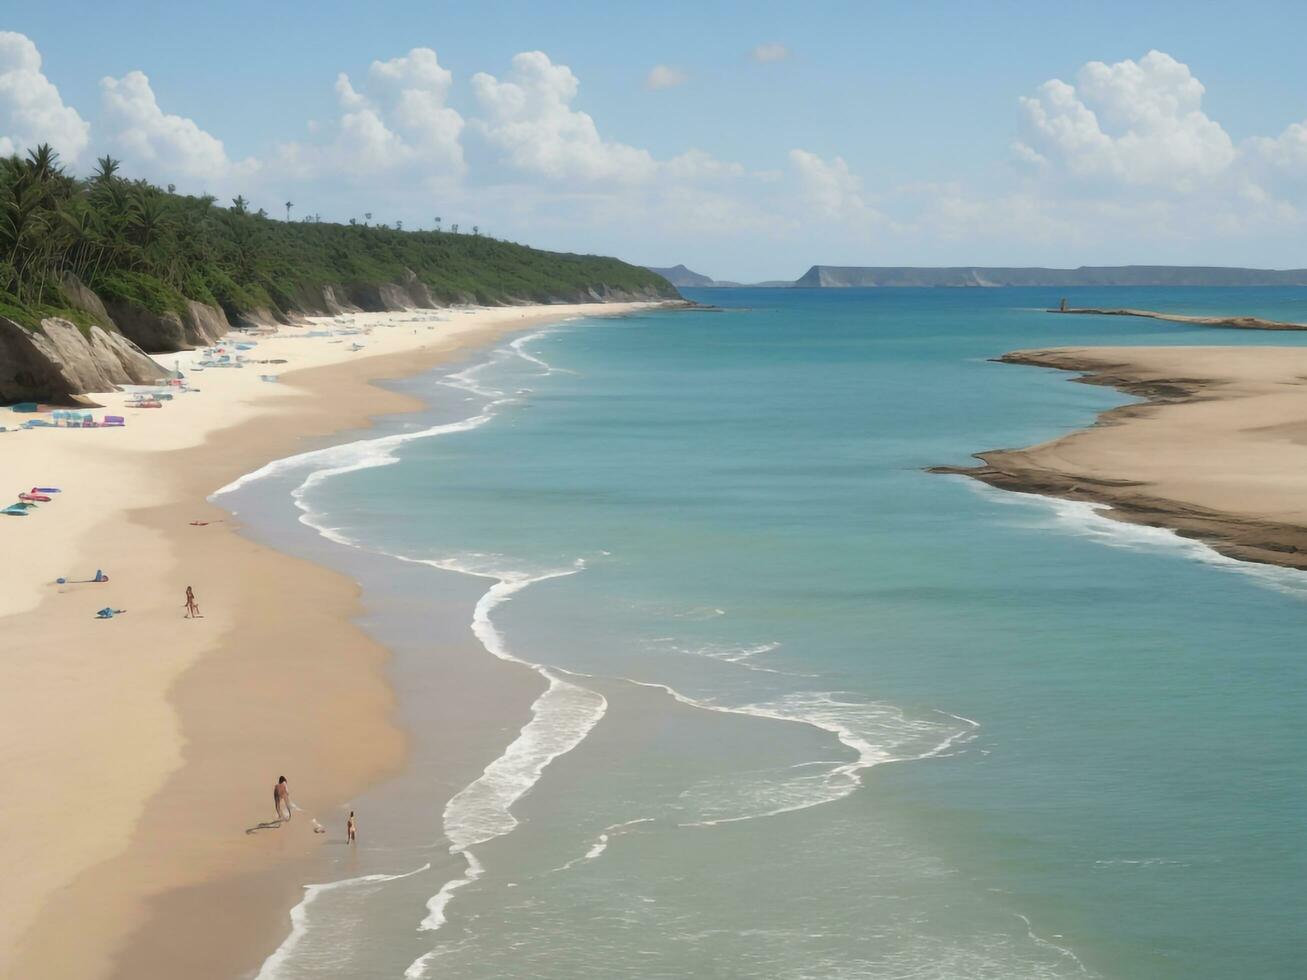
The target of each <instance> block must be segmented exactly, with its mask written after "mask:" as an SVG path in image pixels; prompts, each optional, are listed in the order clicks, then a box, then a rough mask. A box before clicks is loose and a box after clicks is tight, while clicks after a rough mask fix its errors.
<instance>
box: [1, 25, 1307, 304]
mask: <svg viewBox="0 0 1307 980" xmlns="http://www.w3.org/2000/svg"><path fill="white" fill-rule="evenodd" d="M8 6H9V8H10V9H8V10H6V12H5V13H4V15H3V16H0V30H2V31H6V32H10V33H8V34H6V35H4V40H3V43H0V147H3V146H4V145H5V144H6V141H8V144H9V145H10V146H12V147H13V148H17V149H21V148H23V147H24V146H25V145H27V144H28V143H29V142H31V141H32V140H35V139H50V140H51V141H52V142H54V143H55V144H56V146H57V147H58V148H60V149H61V150H62V152H63V153H64V156H65V157H66V158H67V159H69V160H70V161H71V162H72V165H73V167H74V169H75V170H78V171H83V172H85V171H86V170H89V168H90V167H91V166H92V165H93V161H94V158H95V156H97V155H98V154H100V153H104V152H109V153H112V154H113V155H114V156H117V157H121V158H122V159H123V160H124V162H125V169H126V171H127V172H128V173H131V174H140V175H143V176H147V177H149V178H151V179H153V180H156V181H158V182H161V183H166V182H170V181H171V182H175V183H176V184H177V185H178V187H179V188H180V189H182V190H187V191H197V192H198V191H201V190H207V191H211V192H213V193H215V194H219V195H221V196H223V197H224V198H226V197H230V196H231V195H233V194H235V193H243V194H245V196H247V197H249V198H252V199H253V200H254V201H255V202H256V203H258V204H262V205H264V206H266V207H267V208H268V209H269V211H271V212H272V213H274V214H281V213H283V209H282V208H281V206H280V205H281V202H283V201H285V200H287V199H288V198H289V199H292V200H294V201H295V202H296V205H297V208H296V211H297V213H298V214H305V213H310V212H317V213H320V214H321V215H322V216H323V217H324V218H328V219H336V220H344V219H346V218H348V217H351V216H358V217H361V216H362V215H363V214H364V212H369V211H370V212H372V213H373V215H374V219H373V220H376V221H388V222H393V221H396V220H401V221H404V222H405V224H406V225H407V226H409V227H413V226H430V224H431V223H432V221H433V219H434V216H435V215H440V216H441V217H442V218H443V219H444V223H445V225H446V226H448V225H449V224H451V223H453V222H459V223H460V224H461V225H463V226H464V227H470V226H471V225H473V224H478V225H479V226H480V227H481V228H482V230H483V232H488V233H491V234H494V235H497V236H500V237H506V238H513V239H516V240H521V241H526V242H529V243H532V244H538V245H541V246H545V247H551V248H564V249H574V250H579V251H600V252H608V253H613V254H617V255H620V256H622V257H623V258H627V259H629V260H632V261H638V262H647V263H650V264H673V263H676V262H685V263H686V264H687V265H690V266H691V267H693V268H696V269H699V270H701V271H704V272H707V273H709V274H711V275H715V276H718V277H721V278H737V279H746V280H751V279H761V278H792V277H794V276H797V275H799V274H801V273H802V272H803V271H804V270H805V269H806V268H807V266H808V265H810V264H812V263H814V262H824V263H832V264H929V265H942V264H972V263H975V264H995V265H997V264H1030V265H1033V264H1041V265H1077V264H1081V263H1086V264H1091V263H1117V262H1176V263H1180V262H1185V263H1188V262H1193V263H1197V262H1204V263H1214V264H1231V265H1234V264H1246V265H1267V266H1279V267H1288V266H1303V265H1307V248H1305V247H1304V246H1303V245H1302V244H1301V242H1303V241H1304V240H1305V239H1304V236H1303V234H1302V233H1303V230H1304V229H1303V227H1302V225H1303V222H1304V220H1307V125H1304V121H1305V120H1307V85H1305V84H1304V82H1305V81H1307V79H1305V76H1307V67H1304V63H1303V60H1302V58H1301V56H1300V43H1301V37H1302V36H1303V32H1304V28H1307V8H1304V7H1302V5H1291V4H1258V3H1245V4H1241V5H1239V6H1238V7H1225V8H1224V9H1220V8H1217V7H1216V6H1214V5H1204V4H1196V3H1189V4H1167V3H1151V4H1146V5H1145V4H1111V3H1096V4H1083V3H1080V4H1075V3H1049V2H1045V3H988V4H976V3H966V4H964V3H931V4H928V3H871V2H864V3H820V2H819V3H811V4H807V5H795V4H773V3H717V4H711V3H699V4H692V3H679V2H663V3H658V4H634V3H617V4H614V3H578V2H573V3H568V4H558V3H555V4H546V3H538V2H537V3H493V2H483V3H473V2H463V3H444V2H433V0H426V2H389V3H387V2H377V3H373V4H370V5H366V6H365V5H363V4H358V3H339V2H316V3H307V2H290V0H283V2H267V0H265V2H262V3H241V2H224V3H202V4H201V3H187V2H183V0H173V2H169V3H115V4H106V3H103V2H99V3H82V2H77V3H45V4H34V5H29V6H28V7H27V8H23V9H18V8H16V7H14V5H12V4H11V5H8ZM1150 52H1153V53H1152V54H1150ZM374 63H375V64H374ZM342 73H344V75H345V76H347V80H346V81H345V82H343V83H342V81H341V79H340V76H341V74H342ZM1295 127H1297V128H1295Z"/></svg>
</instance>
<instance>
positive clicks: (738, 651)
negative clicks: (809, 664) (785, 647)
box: [649, 636, 811, 676]
mask: <svg viewBox="0 0 1307 980" xmlns="http://www.w3.org/2000/svg"><path fill="white" fill-rule="evenodd" d="M649 643H650V644H651V645H652V646H654V647H656V648H658V649H662V650H670V651H672V652H673V653H683V654H686V655H687V656H692V657H708V658H710V659H712V660H720V661H723V662H724V663H728V664H735V665H736V666H739V667H744V668H745V669H747V670H756V671H759V672H760V673H764V674H790V673H791V672H790V671H785V670H778V669H777V668H775V667H764V666H762V665H761V664H756V663H753V658H754V657H757V656H761V655H762V654H766V653H771V652H772V651H774V650H779V649H780V646H781V645H780V644H779V643H755V644H733V643H687V642H684V641H678V640H677V639H676V638H675V637H671V636H659V637H655V638H653V639H651V640H649ZM801 676H811V675H801Z"/></svg>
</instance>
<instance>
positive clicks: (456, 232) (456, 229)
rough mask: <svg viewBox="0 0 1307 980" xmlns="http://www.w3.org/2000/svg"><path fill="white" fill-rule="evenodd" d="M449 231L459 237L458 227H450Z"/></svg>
mask: <svg viewBox="0 0 1307 980" xmlns="http://www.w3.org/2000/svg"><path fill="white" fill-rule="evenodd" d="M449 230H450V231H452V232H453V233H454V234H455V235H457V234H458V225H450V226H449Z"/></svg>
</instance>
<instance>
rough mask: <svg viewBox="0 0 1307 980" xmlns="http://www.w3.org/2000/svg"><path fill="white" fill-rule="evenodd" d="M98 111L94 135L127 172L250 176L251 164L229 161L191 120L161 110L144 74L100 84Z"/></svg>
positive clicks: (195, 176) (163, 175)
mask: <svg viewBox="0 0 1307 980" xmlns="http://www.w3.org/2000/svg"><path fill="white" fill-rule="evenodd" d="M100 94H101V110H100V118H99V120H98V122H97V126H96V129H97V135H98V136H99V137H100V139H101V140H102V141H103V143H104V145H105V147H106V148H107V149H108V150H110V151H111V152H112V153H115V154H117V155H118V156H120V157H122V159H123V161H124V162H125V163H127V164H128V170H129V171H135V172H140V171H144V172H145V173H148V174H150V175H151V176H154V177H157V178H159V179H175V178H179V177H180V178H193V179H196V180H200V181H209V180H222V179H224V178H227V177H232V176H239V175H243V174H247V173H251V172H252V171H254V170H255V169H257V168H258V164H257V162H256V161H254V160H243V161H240V162H234V161H232V160H231V159H229V158H228V156H227V151H226V149H225V148H224V147H223V145H222V140H220V139H218V138H217V137H215V136H213V135H211V134H209V133H207V132H205V131H204V130H203V129H201V128H200V127H199V126H198V125H197V124H196V123H195V121H194V120H193V119H187V118H185V117H183V116H176V115H172V114H170V113H166V112H164V111H163V110H162V109H161V108H160V107H159V102H158V100H157V99H156V98H155V95H154V90H153V89H152V88H151V87H150V80H149V78H147V77H146V75H145V73H144V72H140V71H130V72H128V73H127V74H126V75H124V76H123V77H122V78H103V79H101V80H100Z"/></svg>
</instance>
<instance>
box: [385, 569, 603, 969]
mask: <svg viewBox="0 0 1307 980" xmlns="http://www.w3.org/2000/svg"><path fill="white" fill-rule="evenodd" d="M405 560H407V561H414V560H417V559H411V558H410V559H405ZM495 562H496V559H495V558H494V557H493V556H463V557H460V558H453V559H436V560H424V561H423V563H424V564H428V565H431V566H433V567H436V568H443V569H448V570H451V571H459V572H463V573H464V574H468V575H476V576H480V577H484V578H493V579H494V580H495V581H494V584H493V585H492V586H491V587H490V588H489V589H487V590H486V592H485V594H484V595H483V596H482V597H481V598H480V599H479V600H478V601H477V604H476V607H475V609H474V610H473V613H472V632H473V633H474V634H476V637H477V639H479V640H480V641H481V644H482V646H484V647H485V648H486V650H488V651H489V652H490V653H492V654H493V655H494V656H496V657H498V658H499V659H501V660H506V661H510V662H512V663H518V664H522V665H524V666H527V667H531V668H532V669H534V670H535V671H537V672H538V673H539V674H540V676H541V677H543V678H544V679H545V680H546V681H547V682H548V684H549V686H548V687H547V688H546V690H545V692H544V693H543V694H541V695H540V697H538V698H537V699H536V700H535V703H534V704H532V705H531V720H530V721H528V722H527V723H526V725H525V726H523V728H522V730H521V731H520V732H519V733H518V735H517V738H515V739H514V740H513V741H512V742H511V743H510V744H509V746H508V747H507V748H506V749H505V750H504V752H503V754H502V755H500V756H499V757H498V758H497V759H495V760H494V761H493V762H491V763H490V764H489V765H488V766H486V768H485V769H484V770H483V771H482V773H481V775H480V776H478V777H477V778H476V779H475V780H473V781H472V782H471V783H469V784H468V785H467V786H465V787H463V789H461V790H459V792H458V793H456V794H455V795H454V796H453V797H451V798H450V800H449V802H448V803H446V804H445V811H444V818H443V819H444V827H445V836H446V837H447V838H448V839H449V842H450V848H449V849H450V853H453V854H462V855H463V856H464V858H466V860H467V862H468V867H467V870H466V871H465V872H464V874H463V876H462V877H461V878H458V879H455V880H454V881H452V882H447V883H446V884H445V885H444V886H443V887H442V888H441V889H440V891H439V892H437V893H436V894H435V895H433V896H432V897H431V898H430V899H429V900H428V901H427V915H426V916H425V917H424V918H423V919H422V921H421V923H419V925H418V928H419V930H425V931H431V930H436V929H439V928H440V927H441V926H442V925H444V924H445V922H446V917H445V910H446V908H447V906H448V905H449V902H450V901H451V899H452V897H453V893H454V892H455V891H456V890H457V889H459V888H462V887H464V886H466V885H468V884H470V883H471V882H473V881H475V880H476V879H477V878H478V877H480V876H481V874H482V867H481V864H480V862H478V861H477V859H476V857H475V855H474V854H473V852H472V851H471V848H472V847H473V846H475V845H477V844H483V843H485V842H486V841H489V840H493V839H494V838H496V837H502V836H504V835H505V834H508V833H511V832H512V830H513V828H515V827H516V826H517V818H516V817H514V816H513V813H512V806H513V804H514V803H516V802H517V801H518V800H520V799H521V798H522V797H523V796H524V795H525V794H526V793H527V792H528V791H529V790H530V789H531V787H533V786H534V785H535V784H536V783H537V782H538V781H539V780H540V777H541V775H542V774H543V773H544V770H545V768H546V767H547V766H548V765H549V764H550V763H551V762H553V761H554V760H555V759H557V758H558V757H559V756H561V755H565V754H566V753H568V752H570V751H572V749H574V748H576V746H577V745H579V744H580V743H581V741H582V740H583V739H584V738H585V737H586V735H588V734H589V733H590V731H591V730H592V729H593V728H594V727H595V725H597V724H598V723H599V720H600V719H601V718H603V716H604V712H605V711H606V710H607V708H608V702H607V700H605V698H604V697H603V695H602V694H599V693H598V692H597V691H592V690H590V689H588V688H585V687H582V686H580V685H579V684H573V683H571V682H570V681H565V680H563V679H562V678H561V677H560V676H559V675H558V673H557V672H555V671H554V670H551V669H549V668H547V667H544V666H543V665H541V664H537V663H532V662H531V661H528V660H524V659H523V658H521V657H519V656H517V655H515V654H514V653H513V652H512V651H511V650H510V649H509V646H508V642H507V640H506V639H505V638H504V635H503V634H502V633H501V632H500V631H499V630H498V629H497V628H496V626H495V624H494V621H493V620H492V618H491V615H490V614H491V612H493V611H494V609H495V608H496V607H498V606H500V605H502V604H503V603H505V602H508V601H509V600H511V599H512V597H513V596H514V595H516V594H517V593H518V592H520V591H522V589H525V588H526V587H527V586H529V585H532V584H534V583H536V582H541V581H545V580H547V579H552V578H558V577H561V576H564V575H573V574H575V573H576V572H578V571H580V570H581V569H582V568H584V567H585V564H584V562H581V561H577V562H576V563H575V564H574V565H573V567H571V568H564V569H554V570H548V571H543V572H538V573H534V574H532V573H524V572H520V571H502V570H496V569H495V568H494V564H495ZM434 954H435V951H432V952H431V953H427V954H425V955H423V956H421V957H419V958H418V959H416V960H414V961H413V963H411V964H410V965H409V967H408V969H407V970H406V971H405V973H404V976H405V977H407V978H410V980H413V978H419V977H423V976H425V975H426V971H427V968H428V965H429V964H430V962H431V959H432V957H433V956H434Z"/></svg>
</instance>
